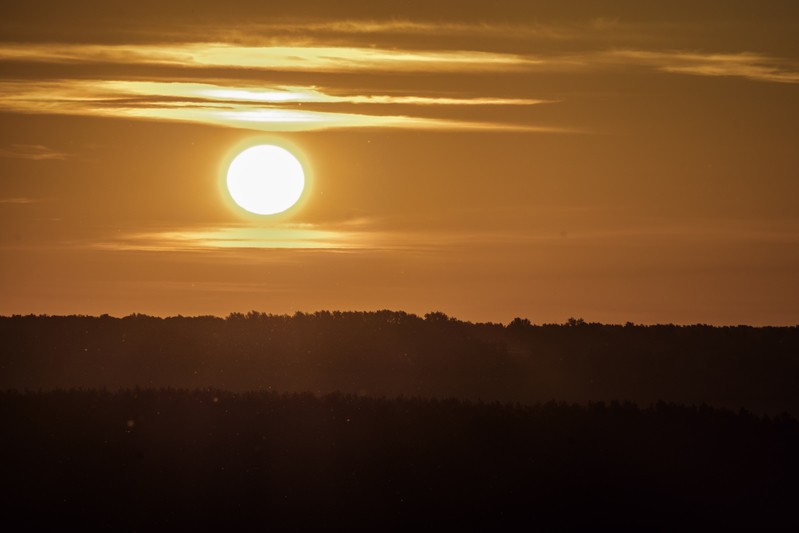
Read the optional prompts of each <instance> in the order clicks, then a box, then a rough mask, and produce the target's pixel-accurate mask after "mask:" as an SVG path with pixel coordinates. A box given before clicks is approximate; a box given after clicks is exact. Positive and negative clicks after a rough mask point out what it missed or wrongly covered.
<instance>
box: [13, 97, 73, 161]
mask: <svg viewBox="0 0 799 533" xmlns="http://www.w3.org/2000/svg"><path fill="white" fill-rule="evenodd" d="M0 108H2V104H0ZM3 157H4V158H9V159H30V160H33V161H44V160H53V159H56V160H63V159H68V158H70V157H72V155H71V154H68V153H66V152H59V151H57V150H52V149H50V148H48V147H47V146H43V145H41V144H11V145H9V146H8V147H7V148H0V158H3Z"/></svg>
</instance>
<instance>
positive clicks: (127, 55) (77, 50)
mask: <svg viewBox="0 0 799 533" xmlns="http://www.w3.org/2000/svg"><path fill="white" fill-rule="evenodd" d="M0 60H5V61H9V60H12V61H35V62H48V63H67V64H75V63H125V64H127V65H133V64H145V65H167V66H179V67H183V68H185V67H197V68H207V67H225V68H246V69H263V70H282V71H315V72H347V71H364V70H369V71H404V72H502V71H513V70H523V69H526V68H530V67H532V66H535V65H538V64H541V63H542V62H543V61H542V60H541V59H536V58H533V57H529V56H523V55H517V54H507V53H493V52H480V51H466V50H445V51H420V50H394V49H381V48H359V47H325V46H239V45H234V44H226V43H185V44H174V45H153V44H143V45H107V46H100V45H93V44H58V45H50V44H36V45H5V46H3V47H2V48H0Z"/></svg>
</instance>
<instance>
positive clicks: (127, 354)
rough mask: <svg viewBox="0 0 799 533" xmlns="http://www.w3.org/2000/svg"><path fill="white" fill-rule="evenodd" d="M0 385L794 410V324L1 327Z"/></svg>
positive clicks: (208, 322)
mask: <svg viewBox="0 0 799 533" xmlns="http://www.w3.org/2000/svg"><path fill="white" fill-rule="evenodd" d="M0 340H1V341H2V344H3V350H2V354H1V355H0V389H18V390H26V389H32V390H39V389H42V390H52V389H56V388H72V387H84V388H106V389H109V390H116V389H119V388H127V387H135V386H141V387H156V388H160V387H179V388H202V387H214V388H219V389H226V390H232V391H247V390H267V391H269V390H272V391H282V392H301V391H312V392H315V393H329V392H334V391H340V392H343V393H352V394H359V395H375V396H389V397H393V396H398V395H405V396H419V397H438V398H446V397H456V398H462V399H471V400H486V401H494V400H497V401H504V402H522V403H534V402H546V401H549V400H557V401H568V402H583V403H584V402H589V401H600V400H604V401H611V400H619V401H625V400H629V401H633V402H636V403H638V404H640V405H649V404H651V403H653V402H657V401H658V400H664V401H670V402H679V403H686V404H696V405H699V404H702V403H706V404H709V405H713V406H718V407H726V408H731V409H735V410H737V409H739V408H741V407H744V408H747V409H750V410H753V411H755V412H758V413H771V414H776V413H780V412H783V411H787V412H789V413H793V414H799V392H797V390H799V389H797V387H796V383H799V327H748V326H738V327H712V326H708V325H692V326H676V325H655V326H643V325H635V324H631V323H628V324H625V325H606V324H596V323H588V322H586V321H584V320H582V319H570V320H569V321H568V322H566V323H565V324H540V325H536V324H532V323H530V321H529V320H526V319H523V318H517V319H515V320H513V321H511V322H510V323H508V324H493V323H470V322H464V321H459V320H456V319H454V318H452V317H449V316H447V315H446V314H444V313H440V312H438V313H429V314H427V315H425V316H423V317H421V316H417V315H414V314H409V313H404V312H396V311H376V312H328V311H322V312H317V313H296V314H294V315H270V314H264V313H258V312H250V313H247V314H242V313H233V314H231V315H229V316H228V317H226V318H219V317H211V316H201V317H180V316H178V317H170V318H158V317H150V316H145V315H131V316H127V317H123V318H114V317H110V316H107V315H104V316H100V317H91V316H12V317H0Z"/></svg>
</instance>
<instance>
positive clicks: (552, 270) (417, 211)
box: [0, 0, 799, 324]
mask: <svg viewBox="0 0 799 533" xmlns="http://www.w3.org/2000/svg"><path fill="white" fill-rule="evenodd" d="M162 4H163V2H154V1H139V2H125V3H118V2H109V1H102V2H100V1H75V2H55V1H50V2H35V3H34V2H25V3H18V4H17V5H15V6H13V7H6V8H5V10H4V16H3V18H2V20H0V169H1V170H2V172H1V173H0V218H1V219H2V227H3V231H2V233H1V234H0V313H1V314H15V313H50V314H63V313H83V314H100V313H110V314H114V315H125V314H128V313H132V312H143V313H151V314H159V315H172V314H179V313H180V314H184V315H194V314H222V315H224V314H227V313H229V312H231V311H247V310H250V309H256V310H259V311H265V312H273V313H285V312H294V311H296V310H302V311H315V310H319V309H341V310H350V309H358V310H364V309H382V308H389V309H402V310H406V311H410V312H416V313H425V312H428V311H431V310H441V311H444V312H446V313H448V314H452V315H455V316H458V317H460V318H463V319H467V320H475V321H477V320H479V321H484V320H490V321H502V322H506V321H508V320H510V319H512V318H513V317H515V316H525V317H529V318H530V319H531V320H533V321H534V322H562V321H564V320H565V319H567V318H568V317H571V316H576V317H584V318H585V319H586V320H591V321H602V322H625V321H628V320H630V321H634V322H643V323H654V322H673V323H695V322H703V323H713V324H738V323H748V324H796V323H799V207H797V206H798V205H799V202H797V199H799V179H797V178H799V150H797V148H796V147H797V146H799V38H797V35H799V4H797V3H796V2H793V1H771V2H769V1H764V2H748V1H747V2H742V1H729V2H723V3H722V2H709V1H704V2H703V1H692V2H687V1H686V2H668V3H663V5H658V6H652V5H648V4H650V3H647V2H640V1H636V2H633V1H616V2H602V3H601V4H602V6H600V5H598V4H600V3H599V2H593V1H591V2H589V1H573V2H546V3H544V2H535V1H529V2H503V1H499V2H490V3H486V2H471V1H460V2H435V3H433V2H404V3H402V4H400V5H401V7H398V5H395V4H396V3H395V2H391V3H389V2H386V3H382V4H381V3H370V4H366V3H364V2H361V1H358V2H355V1H344V2H323V1H306V0H302V1H294V2H291V3H290V6H287V5H285V6H284V5H281V4H278V3H275V2H261V1H258V2H256V1H241V0H232V1H228V2H224V3H220V2H196V1H195V2H188V1H185V2H184V1H176V2H169V3H168V6H167V7H164V6H163V5H162ZM666 4H668V5H666ZM256 142H277V143H280V144H283V145H287V146H291V147H293V149H294V150H295V151H296V152H297V154H298V155H300V156H301V158H302V159H303V161H304V163H305V164H306V167H307V169H308V170H309V179H310V181H311V186H310V187H309V189H308V190H307V191H306V197H305V198H304V200H303V201H302V205H301V206H299V207H298V208H296V209H294V210H292V211H291V212H290V213H289V214H288V215H283V216H278V217H254V216H246V215H245V214H244V213H242V212H241V211H240V210H238V209H235V208H233V207H231V205H230V204H229V202H228V201H227V200H226V198H225V195H224V193H223V192H222V190H221V181H220V179H223V176H224V171H225V168H224V165H225V161H226V160H229V158H230V157H231V154H233V153H235V150H236V149H240V148H241V147H243V146H246V145H248V144H252V143H256Z"/></svg>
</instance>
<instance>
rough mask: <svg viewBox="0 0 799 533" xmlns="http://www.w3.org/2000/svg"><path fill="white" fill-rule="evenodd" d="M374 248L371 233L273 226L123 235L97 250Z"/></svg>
mask: <svg viewBox="0 0 799 533" xmlns="http://www.w3.org/2000/svg"><path fill="white" fill-rule="evenodd" d="M371 246H373V242H372V237H370V235H369V234H366V233H361V232H359V231H353V230H339V229H336V230H331V229H321V228H319V227H316V226H314V225H309V224H284V225H276V226H272V227H263V228H258V227H251V226H246V227H238V226H226V227H221V228H204V229H185V230H183V229H169V230H164V231H153V232H139V233H130V234H127V235H123V236H121V237H119V238H117V239H115V240H113V241H104V242H99V243H95V244H93V247H95V248H101V249H108V250H127V251H209V250H230V249H291V250H341V251H343V250H357V249H364V248H369V247H371Z"/></svg>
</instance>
